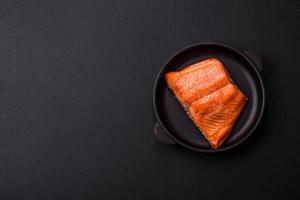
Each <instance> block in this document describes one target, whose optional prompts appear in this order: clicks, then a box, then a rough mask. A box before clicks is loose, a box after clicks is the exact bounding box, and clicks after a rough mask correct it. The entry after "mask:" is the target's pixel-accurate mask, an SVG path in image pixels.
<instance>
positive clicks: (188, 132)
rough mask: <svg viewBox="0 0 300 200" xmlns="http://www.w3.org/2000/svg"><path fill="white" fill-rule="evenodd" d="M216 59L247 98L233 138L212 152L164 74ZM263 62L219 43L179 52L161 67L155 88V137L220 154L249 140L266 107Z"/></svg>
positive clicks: (202, 44) (252, 55)
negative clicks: (170, 87)
mask: <svg viewBox="0 0 300 200" xmlns="http://www.w3.org/2000/svg"><path fill="white" fill-rule="evenodd" d="M210 57H215V58H218V59H219V60H221V61H222V62H223V64H224V65H225V67H226V69H227V70H228V71H229V74H230V76H231V78H232V80H233V81H234V82H235V83H236V85H237V86H238V87H239V88H240V89H241V90H242V91H243V93H244V94H245V95H246V96H247V97H248V101H247V104H246V106H245V108H244V110H243V112H242V113H241V115H240V117H239V119H238V120H237V122H236V123H235V125H234V127H233V129H232V132H231V134H230V136H229V137H228V138H227V140H226V141H225V142H224V143H223V145H222V146H221V147H220V148H219V149H212V148H211V147H210V145H209V143H208V141H207V140H206V139H205V138H204V136H203V135H202V134H201V133H200V132H199V129H198V128H197V127H196V126H195V125H194V123H193V122H192V121H191V120H190V119H189V118H188V116H187V115H186V113H185V111H184V110H183V108H182V107H181V106H180V104H179V102H178V101H177V99H176V98H175V96H174V95H173V93H172V92H171V91H170V90H169V89H168V87H167V85H166V82H165V77H164V75H165V74H166V73H167V72H168V71H176V70H179V69H182V68H184V67H186V66H188V65H190V64H192V63H195V62H198V61H201V60H204V59H206V58H210ZM261 70H262V65H261V60H260V59H259V57H257V56H256V55H255V54H254V53H252V52H250V51H246V52H240V51H238V50H236V49H234V48H232V47H229V46H227V45H224V44H218V43H200V44H195V45H192V46H190V47H187V48H185V49H183V50H182V51H179V52H178V53H176V54H175V55H173V56H172V57H171V58H170V59H169V60H168V61H167V62H166V63H165V65H164V66H163V67H162V69H161V70H160V72H159V74H158V77H157V79H156V82H155V85H154V92H153V103H154V110H155V114H156V117H157V121H158V122H157V123H156V125H155V135H156V137H157V139H159V141H161V142H164V143H167V144H175V143H178V144H180V145H182V146H184V147H187V148H189V149H192V150H195V151H200V152H220V151H224V150H228V149H231V148H233V147H235V146H237V145H238V144H240V143H242V142H243V141H244V140H246V139H247V138H248V137H249V136H250V135H251V134H252V133H253V131H254V129H255V128H256V127H257V125H258V124H259V122H260V120H261V117H262V114H263V110H264V107H265V92H264V84H263V81H262V78H261V75H260V73H261Z"/></svg>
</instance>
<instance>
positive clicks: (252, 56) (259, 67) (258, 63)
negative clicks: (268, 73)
mask: <svg viewBox="0 0 300 200" xmlns="http://www.w3.org/2000/svg"><path fill="white" fill-rule="evenodd" d="M244 54H246V56H247V57H248V58H250V60H252V61H253V62H254V64H255V67H256V69H257V70H258V72H259V73H261V71H262V69H263V68H262V60H261V57H260V56H258V55H257V54H256V53H254V52H253V51H244Z"/></svg>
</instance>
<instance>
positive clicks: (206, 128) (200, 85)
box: [165, 58, 247, 149]
mask: <svg viewBox="0 0 300 200" xmlns="http://www.w3.org/2000/svg"><path fill="white" fill-rule="evenodd" d="M165 77H166V81H167V84H168V87H169V88H170V89H171V90H172V91H173V93H174V94H175V96H176V97H177V99H178V100H179V102H180V103H181V105H182V106H183V108H184V109H185V110H186V112H187V114H188V115H189V117H190V118H191V119H192V120H193V122H194V123H195V124H196V126H197V127H198V128H199V129H200V131H201V132H202V133H203V135H204V136H205V138H206V139H207V140H208V141H209V143H210V145H211V146H212V148H214V149H217V148H219V147H220V146H221V145H222V143H223V142H224V141H225V140H226V138H227V137H228V136H229V134H230V132H231V129H232V127H233V125H234V123H235V122H236V120H237V119H238V117H239V115H240V113H241V111H242V110H243V108H244V105H245V104H246V101H247V98H246V97H245V95H244V94H243V93H242V92H241V91H240V90H239V88H238V87H237V86H236V85H235V84H234V83H233V82H232V81H231V79H230V77H229V74H228V72H227V71H226V69H225V67H224V65H223V64H222V63H221V62H220V61H219V60H218V59H216V58H210V59H206V60H204V61H201V62H198V63H195V64H193V65H190V66H188V67H186V68H184V69H182V70H180V71H176V72H169V73H167V74H166V76H165Z"/></svg>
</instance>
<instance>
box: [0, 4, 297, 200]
mask: <svg viewBox="0 0 300 200" xmlns="http://www.w3.org/2000/svg"><path fill="white" fill-rule="evenodd" d="M284 2H285V1H249V0H247V1H246V0H240V1H234V0H231V1H223V0H218V1H216V0H206V1H204V0H202V1H171V0H170V1H146V0H142V1H141V0H136V1H125V0H124V1H108V0H107V1H83V0H82V1H71V0H70V1H50V0H49V1H42V0H40V1H20V0H15V1H13V0H9V1H1V3H0V199H1V200H14V199H20V200H27V199H28V200H35V199H43V200H44V199H45V200H48V199H49V200H50V199H51V200H52V199H56V200H65V199H67V200H68V199H70V200H76V199H87V200H92V199H103V200H110V199H126V200H127V199H128V200H135V199H137V200H142V199H151V200H153V199H162V200H165V199H180V200H189V199H251V200H253V199H297V198H298V199H299V198H300V194H299V183H298V180H299V179H300V156H299V153H300V132H299V129H298V127H299V126H298V125H299V113H300V110H299V98H298V95H297V94H296V93H299V86H300V80H299V79H300V78H299V77H300V66H299V62H300V59H299V57H300V55H299V47H298V46H299V35H300V32H299V18H300V16H299V11H300V6H299V3H297V1H296V0H294V1H287V2H288V3H284ZM203 41H217V42H223V43H225V44H228V45H231V46H233V47H235V48H238V49H240V50H253V51H255V52H257V53H258V54H260V55H261V56H262V57H263V59H264V61H265V65H264V71H263V78H264V81H265V85H266V93H267V107H266V112H265V115H264V118H263V121H262V124H261V126H260V127H259V128H258V130H257V131H256V132H255V133H254V135H253V136H252V137H251V138H250V139H249V140H247V142H245V143H244V144H243V145H241V146H240V147H237V148H235V149H234V150H232V151H229V152H225V153H220V154H214V155H212V154H200V153H195V152H192V151H190V150H187V149H184V148H182V147H179V146H168V145H164V144H160V143H158V142H157V141H156V140H155V138H154V137H153V126H154V124H155V116H154V111H153V106H152V89H153V84H154V80H155V77H156V74H157V73H158V71H159V69H160V67H161V66H162V64H163V63H164V62H165V61H166V59H167V58H168V57H169V56H171V55H172V54H173V53H174V52H176V51H177V50H180V49H181V48H183V47H185V46H187V45H190V44H193V43H197V42H203Z"/></svg>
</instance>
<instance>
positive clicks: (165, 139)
mask: <svg viewBox="0 0 300 200" xmlns="http://www.w3.org/2000/svg"><path fill="white" fill-rule="evenodd" d="M154 134H155V137H156V139H157V140H158V141H160V142H162V143H165V144H175V143H176V142H175V141H174V140H173V139H172V138H170V137H169V136H168V135H167V134H166V132H165V131H164V130H163V128H162V127H161V126H160V124H159V123H158V122H156V124H155V126H154Z"/></svg>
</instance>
